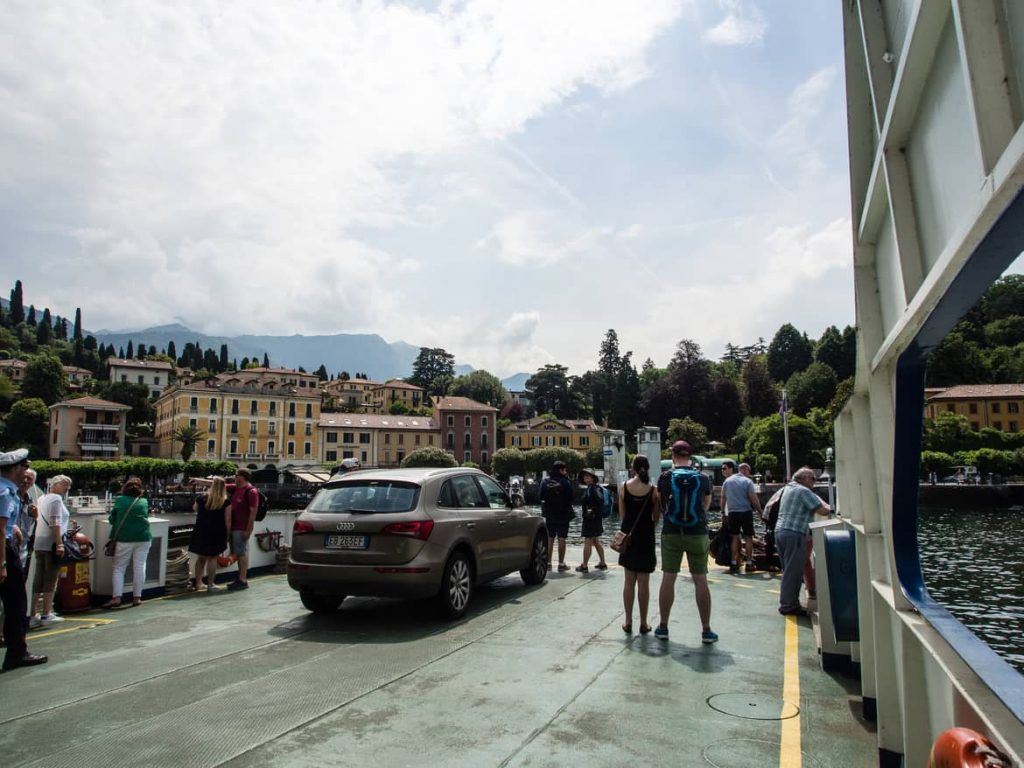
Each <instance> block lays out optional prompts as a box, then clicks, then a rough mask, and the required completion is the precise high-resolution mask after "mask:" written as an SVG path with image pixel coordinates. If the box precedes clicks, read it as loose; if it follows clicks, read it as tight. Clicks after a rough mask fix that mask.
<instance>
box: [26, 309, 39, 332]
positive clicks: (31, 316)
mask: <svg viewBox="0 0 1024 768" xmlns="http://www.w3.org/2000/svg"><path fill="white" fill-rule="evenodd" d="M25 322H26V323H28V324H29V325H30V326H31V327H33V328H35V327H36V322H37V321H36V305H35V304H29V305H28V318H26V320H25Z"/></svg>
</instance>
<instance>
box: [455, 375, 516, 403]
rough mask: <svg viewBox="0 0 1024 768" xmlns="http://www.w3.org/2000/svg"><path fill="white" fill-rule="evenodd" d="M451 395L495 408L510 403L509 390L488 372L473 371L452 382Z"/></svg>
mask: <svg viewBox="0 0 1024 768" xmlns="http://www.w3.org/2000/svg"><path fill="white" fill-rule="evenodd" d="M451 394H453V395H456V396H458V397H468V398H469V399H470V400H476V401H477V402H478V403H485V404H487V405H490V406H492V407H494V408H498V409H500V408H502V407H503V406H504V405H505V403H507V402H508V401H509V398H510V395H509V393H508V390H507V389H505V387H504V385H502V383H501V380H500V379H499V378H498V377H497V376H495V375H493V374H491V373H488V372H487V371H483V370H480V371H473V372H472V373H467V374H466V375H464V376H459V377H458V378H457V379H455V381H454V382H452V388H451Z"/></svg>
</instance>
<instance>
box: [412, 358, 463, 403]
mask: <svg viewBox="0 0 1024 768" xmlns="http://www.w3.org/2000/svg"><path fill="white" fill-rule="evenodd" d="M454 378H455V355H452V354H449V353H448V352H446V351H445V350H444V349H442V348H440V347H433V348H430V347H420V352H419V354H418V355H417V356H416V360H415V361H414V362H413V364H412V376H410V377H409V378H408V381H409V383H410V384H415V385H416V386H417V387H423V389H425V390H426V391H427V397H428V398H429V397H432V396H435V395H438V396H442V395H447V394H448V390H449V389H450V388H451V385H452V381H453V380H454Z"/></svg>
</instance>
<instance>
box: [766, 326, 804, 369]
mask: <svg viewBox="0 0 1024 768" xmlns="http://www.w3.org/2000/svg"><path fill="white" fill-rule="evenodd" d="M812 359H813V354H812V346H811V341H810V339H808V338H807V334H805V333H800V331H798V330H797V329H796V328H794V327H793V326H792V325H791V324H789V323H786V324H784V325H783V326H782V327H781V328H779V330H778V331H776V333H775V337H774V338H773V339H772V343H771V344H769V345H768V372H769V373H770V374H771V376H772V378H773V379H775V381H786V380H787V379H788V378H789V377H790V376H792V375H793V374H794V373H796V372H797V371H802V370H803V369H804V368H806V367H807V366H808V365H810V364H811V360H812Z"/></svg>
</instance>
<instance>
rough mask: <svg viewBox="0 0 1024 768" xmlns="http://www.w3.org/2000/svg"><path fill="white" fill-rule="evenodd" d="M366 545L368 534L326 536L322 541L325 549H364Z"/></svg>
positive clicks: (367, 544)
mask: <svg viewBox="0 0 1024 768" xmlns="http://www.w3.org/2000/svg"><path fill="white" fill-rule="evenodd" d="M368 546H370V537H369V536H328V537H327V540H326V541H325V542H324V547H326V548H327V549H366V548H367V547H368Z"/></svg>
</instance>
